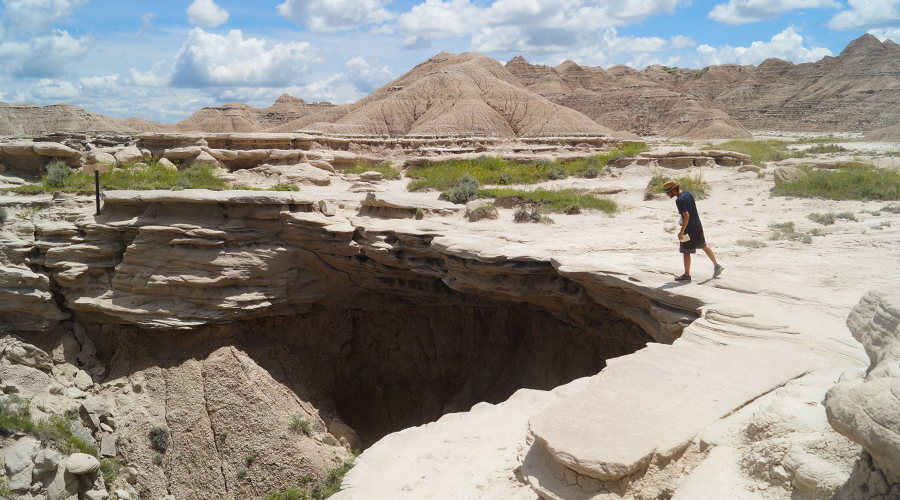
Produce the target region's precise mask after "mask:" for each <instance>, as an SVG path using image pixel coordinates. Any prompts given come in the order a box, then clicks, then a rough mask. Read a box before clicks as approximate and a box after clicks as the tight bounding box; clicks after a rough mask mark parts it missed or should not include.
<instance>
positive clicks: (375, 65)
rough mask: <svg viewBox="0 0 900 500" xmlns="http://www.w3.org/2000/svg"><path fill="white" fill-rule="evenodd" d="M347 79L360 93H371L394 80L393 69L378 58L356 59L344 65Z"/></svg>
mask: <svg viewBox="0 0 900 500" xmlns="http://www.w3.org/2000/svg"><path fill="white" fill-rule="evenodd" d="M344 67H346V68H347V70H348V71H347V77H348V80H349V81H350V83H352V84H353V85H354V86H355V87H356V88H357V89H358V90H359V91H360V92H365V93H366V94H369V93H371V92H372V91H374V90H376V89H377V88H378V87H381V86H382V85H384V84H385V83H387V82H389V81H391V80H393V79H394V73H393V72H392V71H391V67H390V66H388V65H386V64H382V63H381V60H380V59H378V58H375V57H373V58H368V59H366V58H362V57H355V58H353V59H350V60H349V61H347V62H346V63H344Z"/></svg>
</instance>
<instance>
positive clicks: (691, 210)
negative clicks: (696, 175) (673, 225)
mask: <svg viewBox="0 0 900 500" xmlns="http://www.w3.org/2000/svg"><path fill="white" fill-rule="evenodd" d="M675 206H676V207H677V208H678V215H681V214H683V213H684V212H687V213H688V215H689V216H690V218H689V219H688V225H687V227H697V226H699V225H700V215H699V214H697V204H696V203H694V196H693V195H692V194H691V192H690V191H682V192H680V193H678V197H676V198H675Z"/></svg>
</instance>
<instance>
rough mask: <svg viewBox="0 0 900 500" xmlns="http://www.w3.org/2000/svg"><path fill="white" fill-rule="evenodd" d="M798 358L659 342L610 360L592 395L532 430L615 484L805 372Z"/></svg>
mask: <svg viewBox="0 0 900 500" xmlns="http://www.w3.org/2000/svg"><path fill="white" fill-rule="evenodd" d="M794 358H795V356H791V355H787V354H780V353H778V352H774V351H768V350H757V349H745V348H738V347H730V346H700V345H688V344H684V343H681V344H679V343H676V344H675V345H672V346H663V345H651V346H649V347H648V348H645V349H643V350H641V351H638V352H637V353H635V354H632V355H629V356H624V357H621V358H616V359H611V360H609V361H608V365H607V368H606V369H604V371H603V372H602V374H601V376H600V377H597V378H596V379H595V380H593V381H592V384H591V385H590V386H589V387H588V388H587V389H586V390H585V391H584V393H582V394H580V395H579V397H573V398H569V399H568V400H566V401H563V402H560V403H558V404H556V405H554V406H552V407H550V408H548V409H547V410H545V411H544V412H543V413H541V414H539V415H537V416H535V417H533V418H532V419H531V420H530V421H529V429H530V432H531V433H532V434H533V435H534V436H535V439H536V440H537V442H536V445H539V446H543V447H545V448H546V449H547V451H548V452H549V454H550V455H551V456H553V457H554V459H555V460H557V461H558V462H559V463H560V464H562V465H563V466H564V467H566V468H568V469H571V470H573V471H574V472H575V473H577V474H581V475H584V476H587V477H591V478H596V479H600V480H615V479H618V478H621V477H623V476H625V475H628V474H632V473H634V472H637V471H639V470H641V469H642V468H644V467H646V465H647V464H648V463H649V462H650V460H651V458H653V456H654V455H659V456H662V457H667V456H671V455H672V454H674V453H676V452H677V451H679V450H681V449H683V448H684V447H685V446H687V444H689V443H690V441H691V440H692V439H693V438H694V436H696V435H697V434H698V433H699V432H700V430H701V429H702V428H703V427H704V426H706V425H708V424H710V423H712V422H714V421H715V420H717V419H719V418H721V417H723V416H725V415H727V414H728V413H730V412H732V411H734V410H735V409H736V408H739V407H740V406H742V405H743V404H745V403H746V402H748V401H751V400H753V399H755V398H756V397H758V396H760V395H761V394H764V393H766V392H769V391H771V390H773V389H775V388H777V387H779V386H780V385H782V384H784V383H786V382H787V381H789V380H791V379H792V378H795V377H797V376H799V375H801V374H803V373H804V372H805V371H806V370H807V367H806V365H805V363H804V362H802V361H799V360H797V359H794ZM711 372H715V373H717V374H719V375H718V376H716V377H708V376H707V375H706V374H708V373H711ZM526 472H527V471H526Z"/></svg>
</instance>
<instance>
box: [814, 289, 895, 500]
mask: <svg viewBox="0 0 900 500" xmlns="http://www.w3.org/2000/svg"><path fill="white" fill-rule="evenodd" d="M847 326H848V327H849V328H850V331H851V332H853V337H854V338H855V339H857V340H858V341H860V342H861V343H862V344H863V346H864V347H865V349H866V354H868V356H869V360H870V364H869V368H868V370H866V373H865V374H864V376H861V377H858V378H847V379H845V380H842V381H841V382H840V383H838V384H837V385H836V386H835V387H834V388H833V389H831V390H830V391H829V392H828V396H827V398H826V400H825V408H826V410H827V411H828V421H829V422H831V424H832V425H833V426H834V428H835V429H837V431H838V432H840V433H841V434H843V435H845V436H847V437H849V438H850V439H852V440H853V441H854V442H856V443H859V444H860V445H862V446H863V448H864V449H865V451H866V453H867V454H868V455H870V456H871V462H872V464H871V465H872V468H873V469H874V472H872V473H869V474H871V475H872V478H873V479H875V478H877V477H879V475H880V477H882V479H881V482H884V481H885V478H886V479H887V488H888V491H890V492H896V491H900V438H898V436H900V424H898V422H897V415H900V395H898V390H897V387H898V383H900V382H898V380H900V373H898V372H897V363H898V360H900V295H898V294H897V293H896V290H892V291H886V290H882V291H879V290H870V291H869V292H868V293H867V294H866V295H865V296H864V297H863V298H862V300H860V303H859V305H858V306H857V307H855V308H854V309H853V312H852V313H851V315H850V317H849V318H847ZM866 458H867V457H864V458H863V460H866ZM878 471H881V472H880V473H879V472H878ZM875 482H877V481H873V484H874V483H875Z"/></svg>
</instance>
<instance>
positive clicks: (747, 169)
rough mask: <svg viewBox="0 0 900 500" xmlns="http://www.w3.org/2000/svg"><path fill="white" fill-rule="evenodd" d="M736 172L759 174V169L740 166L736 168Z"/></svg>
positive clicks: (754, 166)
mask: <svg viewBox="0 0 900 500" xmlns="http://www.w3.org/2000/svg"><path fill="white" fill-rule="evenodd" d="M738 172H759V167H757V166H756V165H746V164H745V165H741V166H740V167H739V168H738Z"/></svg>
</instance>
